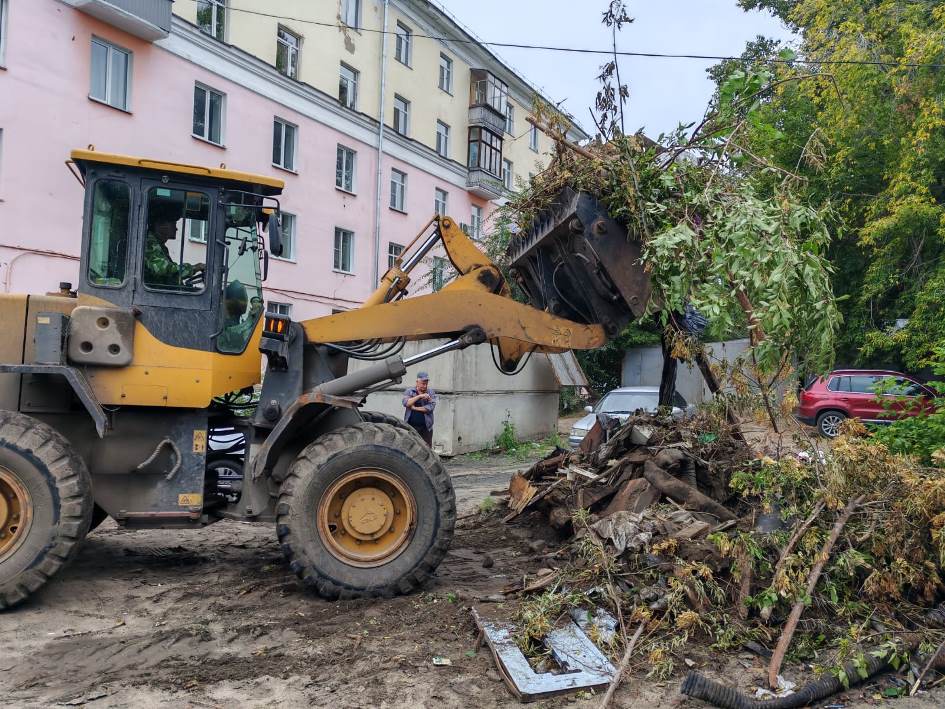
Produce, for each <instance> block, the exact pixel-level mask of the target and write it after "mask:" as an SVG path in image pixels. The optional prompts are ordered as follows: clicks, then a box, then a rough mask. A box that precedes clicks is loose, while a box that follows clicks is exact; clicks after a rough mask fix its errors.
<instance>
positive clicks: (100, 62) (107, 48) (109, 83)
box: [0, 5, 131, 111]
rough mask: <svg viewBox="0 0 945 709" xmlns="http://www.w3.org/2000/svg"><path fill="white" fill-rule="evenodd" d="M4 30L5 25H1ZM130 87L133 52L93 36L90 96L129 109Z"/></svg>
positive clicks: (122, 108)
mask: <svg viewBox="0 0 945 709" xmlns="http://www.w3.org/2000/svg"><path fill="white" fill-rule="evenodd" d="M3 7H5V5H3ZM4 16H5V15H4ZM2 32H3V27H0V33H2ZM130 89H131V52H129V51H128V50H126V49H122V48H120V47H116V46H115V45H114V44H111V43H109V42H106V41H105V40H103V39H99V38H98V37H92V88H91V89H90V90H89V97H90V98H93V99H95V100H96V101H101V102H102V103H107V104H108V105H109V106H114V107H115V108H120V109H121V110H122V111H127V110H128V104H129V101H128V94H129V93H130V92H131V91H130Z"/></svg>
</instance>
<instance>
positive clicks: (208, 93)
mask: <svg viewBox="0 0 945 709" xmlns="http://www.w3.org/2000/svg"><path fill="white" fill-rule="evenodd" d="M225 100H226V96H225V95H224V94H221V93H220V92H219V91H214V90H213V89H211V88H209V87H207V86H201V85H200V84H196V85H195V86H194V135H195V136H197V137H198V138H203V139H204V140H209V141H210V142H211V143H216V144H217V145H223V116H224V104H225Z"/></svg>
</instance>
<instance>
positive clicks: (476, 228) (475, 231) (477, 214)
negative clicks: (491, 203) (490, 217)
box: [469, 204, 484, 241]
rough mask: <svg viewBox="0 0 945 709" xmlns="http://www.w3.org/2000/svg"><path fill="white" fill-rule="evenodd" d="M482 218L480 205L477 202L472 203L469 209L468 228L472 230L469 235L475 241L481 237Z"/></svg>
mask: <svg viewBox="0 0 945 709" xmlns="http://www.w3.org/2000/svg"><path fill="white" fill-rule="evenodd" d="M483 221H484V218H483V216H482V207H480V206H479V205H478V204H474V205H472V206H471V207H470V210H469V228H470V231H472V234H470V236H471V237H472V238H473V240H475V241H480V240H481V239H482V225H483Z"/></svg>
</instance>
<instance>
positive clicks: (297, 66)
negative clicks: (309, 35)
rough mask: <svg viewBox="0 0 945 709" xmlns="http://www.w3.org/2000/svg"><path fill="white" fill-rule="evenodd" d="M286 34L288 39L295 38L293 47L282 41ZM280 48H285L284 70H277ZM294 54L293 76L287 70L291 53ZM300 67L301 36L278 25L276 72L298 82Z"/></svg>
mask: <svg viewBox="0 0 945 709" xmlns="http://www.w3.org/2000/svg"><path fill="white" fill-rule="evenodd" d="M283 34H286V35H289V36H290V37H293V38H295V42H296V44H295V46H293V45H292V44H290V43H289V42H286V41H284V40H283V38H282V35H283ZM280 47H285V48H286V70H285V71H280V70H279V49H280ZM293 51H294V52H295V73H294V74H293V73H292V72H291V71H290V70H289V69H290V67H291V66H292V52H293ZM301 67H302V35H300V34H299V33H298V32H293V31H292V30H290V29H289V28H288V27H286V26H285V25H278V26H277V27H276V71H278V72H279V73H280V74H282V75H283V76H287V77H288V78H290V79H295V80H296V81H298V80H299V71H300V70H301Z"/></svg>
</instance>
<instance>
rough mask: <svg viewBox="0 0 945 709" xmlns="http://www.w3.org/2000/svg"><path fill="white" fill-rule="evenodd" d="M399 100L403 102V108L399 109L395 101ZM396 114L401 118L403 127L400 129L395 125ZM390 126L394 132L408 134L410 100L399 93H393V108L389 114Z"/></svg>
mask: <svg viewBox="0 0 945 709" xmlns="http://www.w3.org/2000/svg"><path fill="white" fill-rule="evenodd" d="M398 101H400V102H402V103H403V105H404V108H403V109H400V108H399V107H398V106H397V102H398ZM398 114H399V115H400V116H401V117H402V118H403V124H404V126H403V127H404V129H403V130H400V127H399V126H398V125H397V122H398V121H397V116H398ZM391 128H393V130H394V132H395V133H398V134H400V135H402V136H404V137H405V138H406V137H409V136H410V101H408V100H407V99H405V98H404V97H403V96H401V95H400V94H394V110H393V112H392V116H391Z"/></svg>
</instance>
